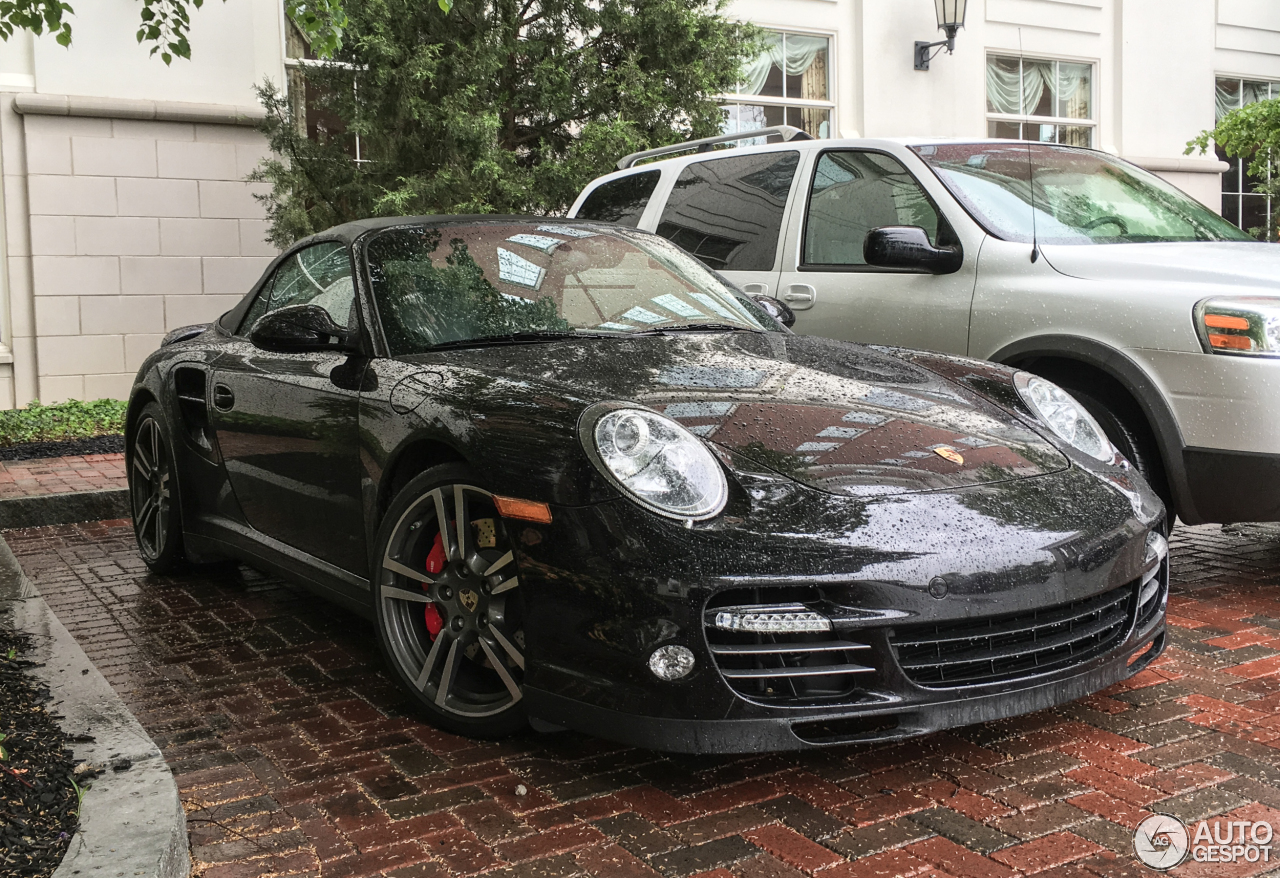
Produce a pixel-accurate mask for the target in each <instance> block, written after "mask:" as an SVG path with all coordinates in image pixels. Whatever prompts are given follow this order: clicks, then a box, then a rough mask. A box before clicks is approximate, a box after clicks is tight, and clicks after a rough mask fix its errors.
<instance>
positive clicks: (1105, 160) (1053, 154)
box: [912, 143, 1254, 244]
mask: <svg viewBox="0 0 1280 878" xmlns="http://www.w3.org/2000/svg"><path fill="white" fill-rule="evenodd" d="M912 149H913V150H915V152H916V153H917V154H918V155H919V156H920V157H921V158H922V159H924V160H925V161H926V162H928V164H929V166H930V167H931V168H933V169H934V171H935V172H936V173H937V174H938V176H939V177H940V178H941V179H942V182H943V183H944V184H945V185H946V186H947V188H948V189H950V190H951V192H952V194H953V195H955V197H956V198H957V199H958V200H959V201H960V203H961V204H963V205H964V206H965V207H966V208H967V209H968V210H969V212H970V213H971V214H973V216H974V218H975V219H977V220H978V222H980V223H982V225H983V226H985V227H986V229H987V231H988V232H990V233H991V234H993V235H995V236H996V237H998V238H1003V239H1005V240H1006V241H1021V242H1023V243H1030V242H1031V239H1032V236H1033V234H1034V236H1035V237H1036V239H1037V240H1039V242H1040V243H1042V244H1133V243H1146V242H1156V241H1252V240H1254V239H1253V238H1251V237H1249V236H1248V235H1246V234H1245V233H1244V232H1242V231H1240V230H1239V229H1237V228H1236V227H1235V226H1233V225H1232V224H1231V223H1229V222H1227V221H1226V220H1224V219H1223V218H1222V217H1220V216H1218V215H1217V214H1216V213H1214V212H1213V211H1211V210H1209V208H1207V207H1205V206H1204V205H1203V204H1201V203H1200V202H1198V201H1196V200H1195V199H1193V198H1191V197H1190V196H1189V195H1186V194H1185V193H1183V192H1181V191H1180V190H1178V189H1176V188H1174V187H1173V186H1171V185H1169V184H1168V183H1166V182H1165V181H1164V180H1161V179H1160V178H1159V177H1157V176H1156V175H1155V174H1150V173H1147V172H1146V171H1144V170H1142V169H1140V168H1137V167H1135V166H1134V165H1131V164H1128V163H1126V162H1121V161H1120V160H1118V159H1114V158H1112V157H1110V156H1108V155H1106V154H1104V153H1100V152H1094V151H1093V150H1086V149H1076V148H1072V147H1066V146H1046V145H1043V144H1036V143H1001V144H996V143H948V144H940V145H929V146H915V147H912ZM1033 184H1034V185H1033Z"/></svg>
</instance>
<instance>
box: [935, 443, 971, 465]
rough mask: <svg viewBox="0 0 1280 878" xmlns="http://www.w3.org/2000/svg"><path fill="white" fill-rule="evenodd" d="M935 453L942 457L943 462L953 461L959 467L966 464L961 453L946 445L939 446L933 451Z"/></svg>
mask: <svg viewBox="0 0 1280 878" xmlns="http://www.w3.org/2000/svg"><path fill="white" fill-rule="evenodd" d="M933 453H934V454H936V455H938V457H941V458H942V459H943V460H949V461H951V462H952V463H954V464H956V465H957V466H959V465H961V464H963V463H964V455H963V454H961V453H960V452H959V451H956V450H955V449H954V448H950V447H948V446H946V445H939V446H938V447H937V448H935V449H933Z"/></svg>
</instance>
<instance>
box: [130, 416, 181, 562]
mask: <svg viewBox="0 0 1280 878" xmlns="http://www.w3.org/2000/svg"><path fill="white" fill-rule="evenodd" d="M172 437H173V433H172V432H171V431H170V430H169V423H168V421H167V420H166V419H165V415H164V410H163V409H162V408H161V407H160V405H159V403H156V402H150V403H147V405H146V406H145V407H144V408H143V409H142V414H141V415H139V416H138V421H137V423H136V424H135V425H134V428H133V437H132V441H131V444H130V446H129V448H128V449H127V450H128V455H127V459H126V461H125V464H126V466H127V468H128V475H129V504H130V511H131V512H132V513H133V535H134V537H135V538H136V539H137V541H138V551H139V552H140V553H141V554H142V560H143V561H144V562H146V565H147V566H148V567H150V568H151V569H152V570H153V571H154V572H156V573H172V572H174V571H175V570H178V569H179V568H181V567H182V566H183V564H184V562H185V561H186V555H185V554H184V552H183V548H182V511H181V509H180V506H179V503H178V477H177V472H176V470H175V468H174V458H173V439H172Z"/></svg>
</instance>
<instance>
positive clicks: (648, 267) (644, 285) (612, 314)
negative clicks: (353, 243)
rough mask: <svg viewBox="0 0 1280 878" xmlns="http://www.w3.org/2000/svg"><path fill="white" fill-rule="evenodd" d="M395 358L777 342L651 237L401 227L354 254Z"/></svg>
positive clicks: (490, 226) (726, 288)
mask: <svg viewBox="0 0 1280 878" xmlns="http://www.w3.org/2000/svg"><path fill="white" fill-rule="evenodd" d="M365 255H366V259H367V260H368V266H369V279H370V282H371V285H372V289H373V297H374V301H375V302H376V303H377V306H378V314H379V317H380V318H381V321H382V327H383V332H384V334H385V336H386V338H387V342H388V344H389V346H390V347H391V352H392V354H393V355H395V356H400V355H403V354H412V353H421V352H423V351H426V350H430V349H431V348H438V347H443V346H459V345H467V344H469V343H483V342H485V341H486V340H495V339H508V340H519V341H522V342H530V341H536V340H539V339H554V338H561V337H566V336H596V337H600V336H625V335H633V334H636V333H654V332H662V333H666V332H680V331H686V332H687V331H734V330H750V331H754V332H761V331H773V332H777V331H781V330H780V327H779V326H778V324H777V323H775V322H774V321H773V320H772V319H771V318H770V317H769V316H768V315H766V314H765V313H764V312H763V311H762V310H761V309H760V307H759V306H758V305H756V303H755V302H752V301H751V300H750V299H748V298H747V297H745V296H743V295H742V294H740V293H739V292H738V291H737V290H736V289H734V288H733V287H732V286H730V285H729V284H728V283H727V282H725V281H724V280H723V279H722V278H721V277H720V276H719V275H717V274H715V273H714V272H712V271H709V270H708V269H707V268H706V267H705V266H704V265H702V263H700V262H698V260H696V259H694V258H693V257H692V256H690V255H689V254H688V253H686V252H685V251H683V250H681V249H680V248H679V247H676V246H675V245H674V244H671V243H670V242H668V241H666V240H665V239H663V238H660V237H658V236H657V235H651V234H649V233H647V232H639V231H634V230H632V229H627V228H623V227H621V226H613V225H608V224H597V223H575V222H573V221H572V220H569V221H548V222H537V221H532V222H521V221H502V220H494V221H479V222H475V223H458V224H441V225H439V226H434V227H433V226H424V225H406V226H400V227H393V228H389V229H387V230H385V231H382V232H379V233H378V234H376V235H374V236H373V237H372V238H371V239H369V242H368V244H367V246H366V249H365Z"/></svg>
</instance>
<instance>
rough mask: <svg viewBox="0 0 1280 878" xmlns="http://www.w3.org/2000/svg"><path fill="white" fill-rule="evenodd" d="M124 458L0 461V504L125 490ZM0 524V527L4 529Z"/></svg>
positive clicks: (93, 456) (98, 456)
mask: <svg viewBox="0 0 1280 878" xmlns="http://www.w3.org/2000/svg"><path fill="white" fill-rule="evenodd" d="M127 486H128V478H127V475H126V473H125V470H124V455H123V454H84V455H68V456H66V457H44V458H38V459H35V460H0V500H8V499H11V498H14V497H41V496H44V495H47V494H71V493H75V492H77V491H103V490H107V489H109V488H125V487H127ZM3 526H4V523H3V520H0V527H3Z"/></svg>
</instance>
